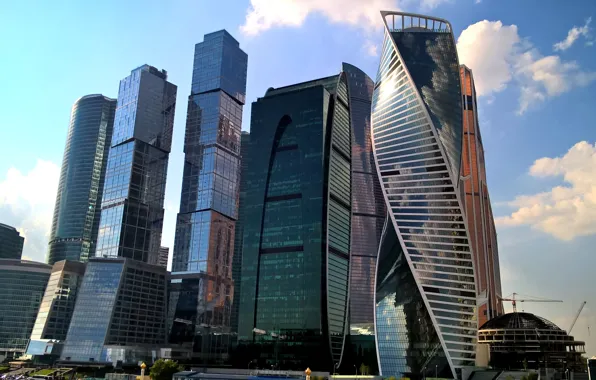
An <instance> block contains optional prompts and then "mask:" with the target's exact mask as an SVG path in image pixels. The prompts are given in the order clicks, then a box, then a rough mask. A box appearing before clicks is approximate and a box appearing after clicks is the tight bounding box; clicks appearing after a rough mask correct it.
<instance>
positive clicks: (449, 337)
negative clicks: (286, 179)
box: [372, 12, 478, 378]
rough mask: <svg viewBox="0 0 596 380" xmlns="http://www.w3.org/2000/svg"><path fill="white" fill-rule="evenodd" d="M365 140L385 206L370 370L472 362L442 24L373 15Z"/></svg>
mask: <svg viewBox="0 0 596 380" xmlns="http://www.w3.org/2000/svg"><path fill="white" fill-rule="evenodd" d="M381 14H382V18H383V21H384V26H385V40H384V43H383V49H382V53H381V60H380V65H379V71H378V75H377V78H376V82H375V90H374V93H373V100H372V139H373V149H374V156H375V162H376V166H377V172H378V178H379V181H380V183H381V186H382V189H383V195H384V198H385V202H386V205H387V209H388V213H387V214H388V215H387V219H386V222H385V225H384V229H383V233H382V237H381V244H380V250H379V257H378V262H377V277H376V295H375V302H376V309H375V323H376V326H375V327H376V335H377V351H378V355H379V367H380V368H379V369H380V372H381V374H382V375H383V376H395V377H397V378H401V377H408V378H422V377H434V376H438V377H442V378H453V377H458V376H460V375H461V368H462V367H464V366H473V365H474V359H475V346H476V333H477V329H478V321H477V308H476V278H475V265H474V260H473V248H472V245H471V242H470V240H469V232H468V229H467V225H466V218H465V209H464V199H463V196H462V193H463V192H462V189H461V186H460V164H461V159H462V138H463V133H464V128H463V120H462V90H461V81H460V72H459V62H458V57H457V51H456V46H455V41H454V38H453V32H452V29H451V25H450V24H449V22H447V21H445V20H441V19H436V18H431V17H426V16H420V15H413V14H407V13H399V12H381Z"/></svg>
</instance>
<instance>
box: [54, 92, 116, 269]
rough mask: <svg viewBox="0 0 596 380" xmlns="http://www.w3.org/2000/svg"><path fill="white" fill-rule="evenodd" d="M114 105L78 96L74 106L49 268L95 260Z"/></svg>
mask: <svg viewBox="0 0 596 380" xmlns="http://www.w3.org/2000/svg"><path fill="white" fill-rule="evenodd" d="M115 110H116V100H115V99H110V98H107V97H105V96H103V95H99V94H97V95H87V96H83V97H81V98H79V99H77V101H76V102H75V103H74V105H73V106H72V111H71V115H70V126H69V128H68V135H67V137H66V147H65V148H64V158H63V159H62V168H61V171H60V182H59V185H58V193H57V195H56V205H55V207H54V218H53V221H52V232H51V234H50V242H49V247H48V248H49V249H48V264H50V265H53V264H54V263H55V262H57V261H61V260H75V261H87V259H88V258H89V257H93V256H94V255H95V243H96V241H97V230H98V227H99V218H100V215H101V212H100V208H101V197H102V191H103V185H104V178H105V173H106V164H107V161H108V150H109V149H110V141H111V139H112V130H113V127H114V113H115Z"/></svg>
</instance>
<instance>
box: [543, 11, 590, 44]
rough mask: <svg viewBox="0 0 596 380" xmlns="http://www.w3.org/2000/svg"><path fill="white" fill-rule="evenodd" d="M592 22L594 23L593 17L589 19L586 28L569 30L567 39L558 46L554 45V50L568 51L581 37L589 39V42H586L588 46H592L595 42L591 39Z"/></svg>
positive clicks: (576, 27) (580, 27) (578, 27)
mask: <svg viewBox="0 0 596 380" xmlns="http://www.w3.org/2000/svg"><path fill="white" fill-rule="evenodd" d="M591 22H592V17H588V19H587V20H586V23H585V24H584V26H574V27H573V28H571V29H569V32H567V37H566V38H565V39H564V40H563V41H560V42H557V43H556V44H554V45H553V49H554V50H555V51H561V50H567V49H569V48H570V47H571V46H573V44H574V43H575V41H577V39H578V38H579V37H581V36H583V37H584V38H586V39H588V41H587V42H586V43H587V44H588V45H592V43H593V42H592V40H591V39H590V23H591Z"/></svg>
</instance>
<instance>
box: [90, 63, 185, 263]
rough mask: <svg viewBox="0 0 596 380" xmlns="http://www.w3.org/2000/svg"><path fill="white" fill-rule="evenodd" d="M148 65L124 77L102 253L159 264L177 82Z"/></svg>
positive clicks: (100, 244)
mask: <svg viewBox="0 0 596 380" xmlns="http://www.w3.org/2000/svg"><path fill="white" fill-rule="evenodd" d="M167 78H168V76H167V73H166V71H165V70H161V71H160V70H158V69H156V68H155V67H153V66H149V65H143V66H140V67H138V68H136V69H134V70H132V71H131V74H130V75H129V76H128V77H126V78H124V79H123V80H121V81H120V89H119V91H118V103H117V107H116V114H115V121H114V131H113V134H112V142H111V147H110V152H109V155H108V163H107V169H106V175H105V184H104V187H103V198H102V201H101V220H100V223H99V232H98V237H97V250H96V253H95V255H96V256H97V257H127V258H130V259H133V260H138V261H143V262H146V263H149V264H157V260H158V257H159V248H160V246H161V232H162V227H163V215H164V209H163V203H164V195H165V189H166V174H167V169H168V158H169V155H170V148H171V146H172V131H173V127H174V111H175V108H176V92H177V87H176V86H175V85H174V84H172V83H170V82H168V81H167Z"/></svg>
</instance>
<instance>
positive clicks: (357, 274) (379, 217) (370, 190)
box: [343, 63, 387, 367]
mask: <svg viewBox="0 0 596 380" xmlns="http://www.w3.org/2000/svg"><path fill="white" fill-rule="evenodd" d="M343 71H344V72H345V73H346V78H347V83H348V93H349V96H350V120H351V124H352V184H351V186H352V231H351V252H350V297H349V298H350V306H349V321H350V335H370V336H372V337H374V305H375V303H374V278H375V270H376V266H377V265H376V264H377V261H376V260H377V252H378V250H379V241H380V237H381V231H382V229H383V222H384V218H385V215H386V212H387V211H386V209H385V201H384V199H383V193H382V192H381V185H380V184H379V181H378V180H377V172H376V169H375V163H374V157H373V150H372V142H371V139H370V132H371V131H370V107H371V100H372V94H373V87H374V82H373V81H372V79H370V78H369V76H368V75H366V74H365V73H364V72H363V71H361V70H360V69H358V68H357V67H354V66H352V65H350V64H347V63H344V64H343ZM352 341H354V342H360V340H359V339H356V338H355V339H352ZM356 364H357V366H358V367H359V366H360V364H361V363H356ZM365 365H368V366H371V365H375V366H376V359H375V363H365Z"/></svg>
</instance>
